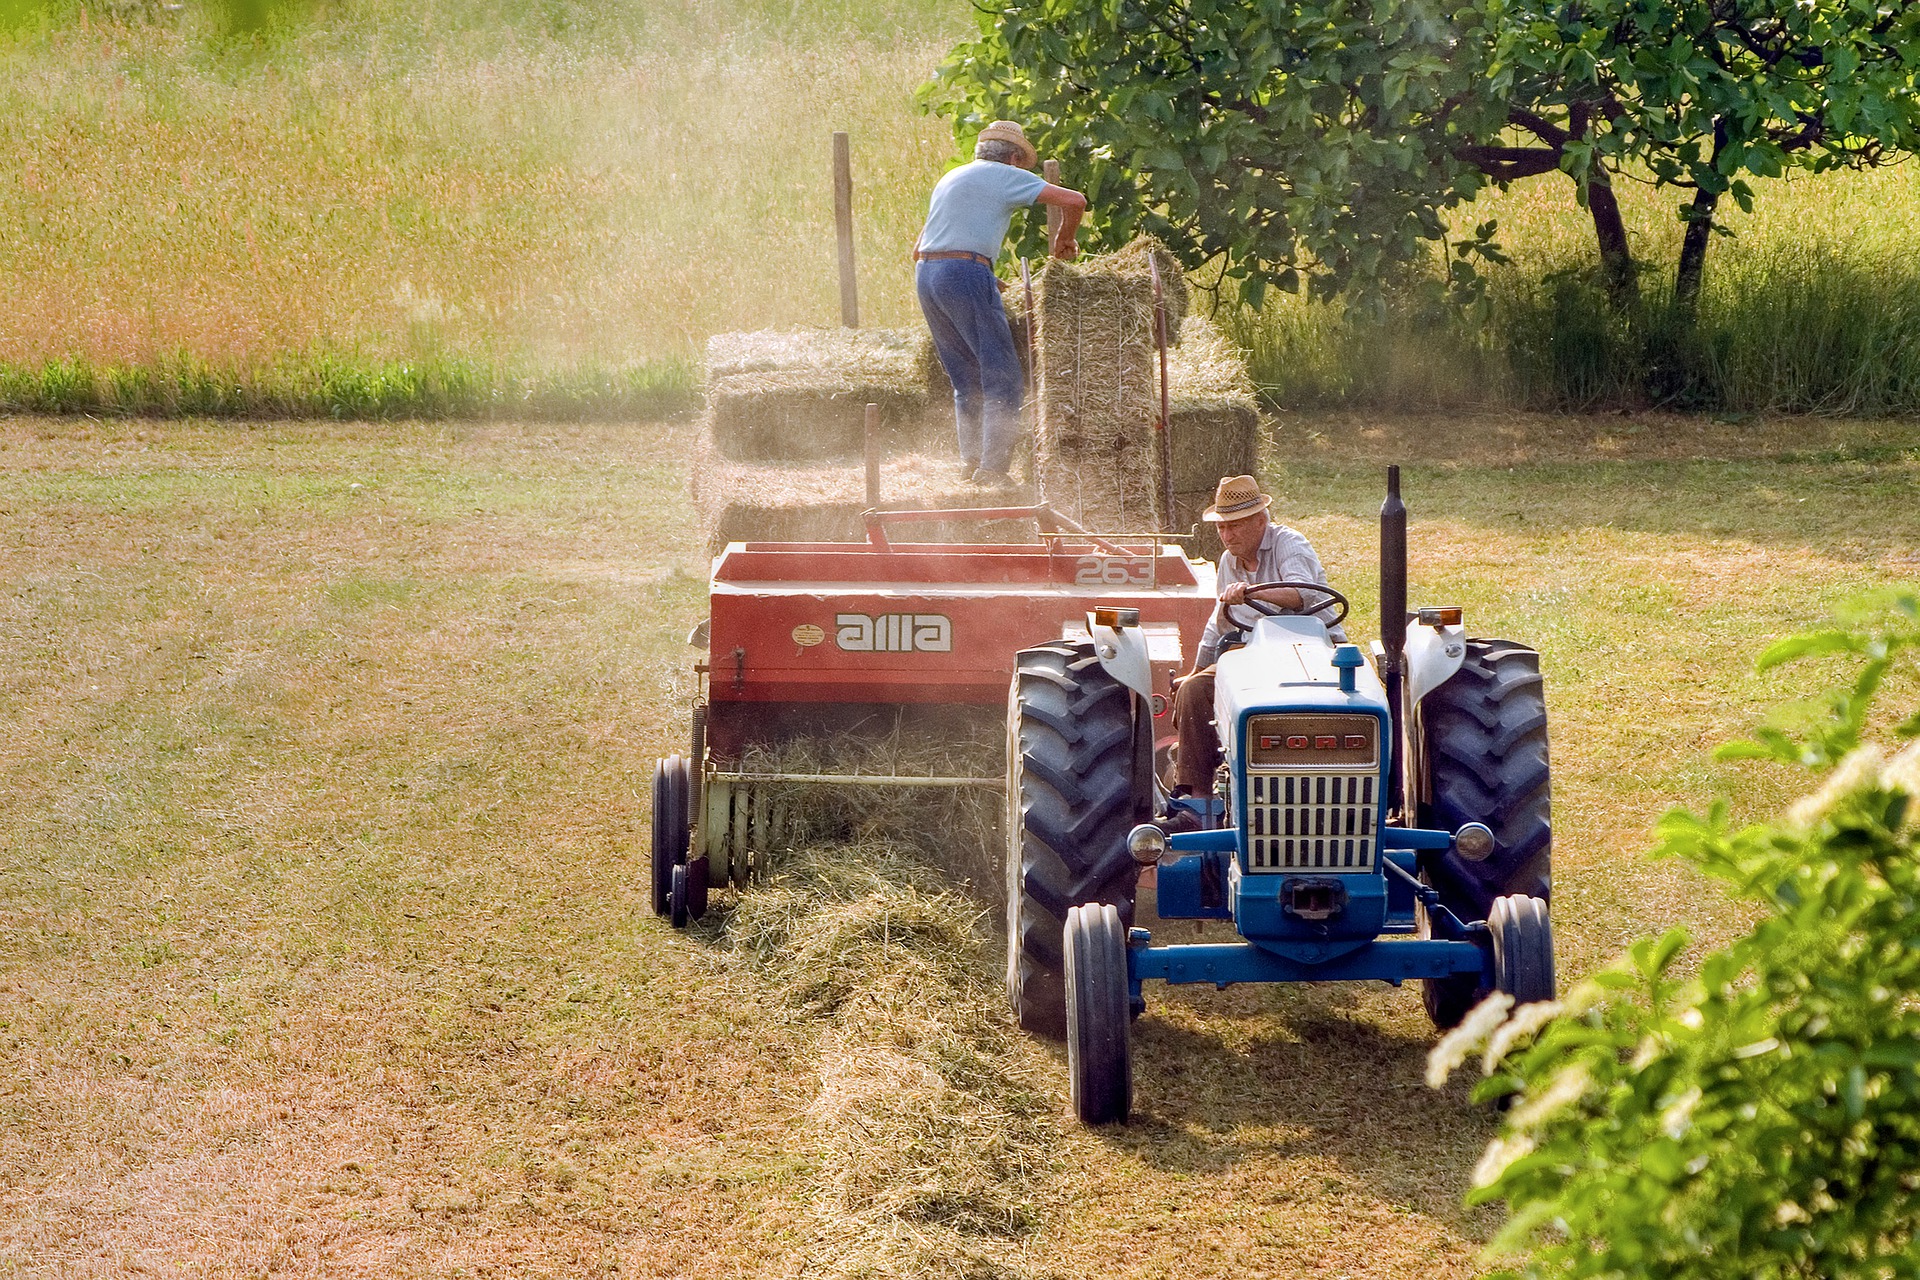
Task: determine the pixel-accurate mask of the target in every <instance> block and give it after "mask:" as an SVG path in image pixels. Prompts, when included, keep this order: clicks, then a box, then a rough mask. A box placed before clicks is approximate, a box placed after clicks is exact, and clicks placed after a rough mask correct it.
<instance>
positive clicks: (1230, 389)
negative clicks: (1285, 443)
mask: <svg viewBox="0 0 1920 1280" xmlns="http://www.w3.org/2000/svg"><path fill="white" fill-rule="evenodd" d="M1180 335H1181V340H1180V345H1179V346H1177V347H1174V348H1172V349H1171V350H1169V351H1168V352H1167V434H1168V436H1169V444H1170V445H1171V452H1172V454H1173V488H1174V492H1175V494H1176V498H1175V506H1176V508H1178V507H1179V505H1180V498H1179V496H1178V495H1181V494H1192V493H1196V492H1199V491H1202V490H1204V491H1205V492H1206V494H1207V497H1208V500H1209V501H1210V500H1211V499H1212V496H1213V489H1214V486H1215V485H1217V484H1218V483H1219V482H1220V478H1221V477H1222V476H1240V475H1251V474H1253V470H1254V468H1255V466H1257V465H1258V463H1259V455H1260V407H1259V402H1258V401H1256V400H1255V399H1254V392H1253V382H1252V380H1251V379H1249V378H1248V377H1247V369H1246V365H1245V364H1244V363H1243V362H1242V360H1241V358H1240V353H1239V352H1238V351H1237V350H1235V349H1234V347H1233V344H1232V343H1230V342H1228V341H1227V340H1226V338H1224V337H1222V336H1221V334H1220V331H1219V330H1218V329H1216V328H1214V326H1213V324H1212V322H1211V321H1209V320H1207V319H1206V317H1204V316H1188V317H1187V319H1186V322H1185V323H1184V324H1182V325H1181V326H1180ZM1203 505H1204V504H1203ZM1177 527H1181V528H1184V527H1185V526H1184V525H1183V524H1182V525H1179V526H1177Z"/></svg>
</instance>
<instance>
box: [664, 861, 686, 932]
mask: <svg viewBox="0 0 1920 1280" xmlns="http://www.w3.org/2000/svg"><path fill="white" fill-rule="evenodd" d="M671 886H672V887H671V888H669V889H668V891H667V919H668V920H670V921H671V922H672V923H673V927H674V928H676V929H684V928H686V927H687V864H686V863H684V862H682V863H680V864H679V865H678V866H676V867H674V869H673V877H672V880H671Z"/></svg>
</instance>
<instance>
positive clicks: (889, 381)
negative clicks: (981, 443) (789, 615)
mask: <svg viewBox="0 0 1920 1280" xmlns="http://www.w3.org/2000/svg"><path fill="white" fill-rule="evenodd" d="M706 385H707V416H706V418H705V420H704V422H703V423H702V425H701V429H700V433H699V436H698V439H697V440H696V442H695V446H694V457H693V467H692V472H691V487H692V490H693V500H694V506H695V508H696V510H697V511H698V512H699V515H700V521H701V527H702V533H703V534H704V536H705V541H706V543H707V547H708V550H709V551H713V552H717V551H719V550H720V549H721V548H722V547H724V546H725V545H726V544H727V543H728V542H733V541H756V540H757V541H791V542H845V541H859V540H861V539H864V538H865V537H866V529H865V525H864V524H863V522H862V521H861V519H860V516H861V513H862V512H863V511H865V510H866V509H867V507H868V506H869V505H871V504H870V503H869V502H868V501H867V492H866V469H865V467H864V465H863V458H864V453H865V444H866V406H867V405H868V404H876V405H879V406H880V422H881V426H882V428H883V434H882V437H881V440H880V442H879V443H880V447H881V450H882V454H883V457H884V458H885V464H884V466H883V467H882V473H881V494H882V499H883V500H882V502H881V504H880V505H881V506H882V507H885V508H889V509H894V510H898V509H902V508H914V507H940V508H946V507H978V506H982V505H989V503H990V504H991V505H1005V503H1006V502H1007V501H1008V498H1007V495H1004V494H996V495H984V494H983V493H982V492H981V491H980V490H978V489H973V488H969V487H967V486H965V485H963V484H962V483H961V482H960V476H959V458H958V457H957V455H955V454H954V452H953V409H952V405H953V388H952V386H951V385H950V384H949V383H948V382H947V378H946V374H945V372H943V371H942V370H941V368H940V361H939V359H938V358H937V357H936V356H935V355H934V352H933V342H932V339H931V338H930V336H929V335H928V334H927V331H926V330H925V329H909V330H888V329H807V330H797V331H791V332H780V331H775V330H763V331H760V332H757V333H723V334H718V335H716V336H715V337H713V338H712V339H710V340H709V341H708V343H707V382H706ZM1019 500H1024V499H1019ZM1019 500H1017V501H1019ZM1031 532H1032V528H1031V525H1030V524H1028V523H1026V522H1018V521H1001V522H997V523H994V524H984V525H983V524H979V523H976V522H942V523H936V524H914V525H905V526H900V527H899V528H898V530H897V531H895V532H893V533H891V534H890V536H892V537H894V538H896V539H897V540H900V541H907V542H912V541H947V540H959V539H971V540H987V541H1014V540H1018V539H1022V538H1025V537H1028V536H1031Z"/></svg>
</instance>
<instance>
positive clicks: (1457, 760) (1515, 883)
mask: <svg viewBox="0 0 1920 1280" xmlns="http://www.w3.org/2000/svg"><path fill="white" fill-rule="evenodd" d="M1420 723H1421V726H1422V730H1423V738H1424V745H1425V747H1426V752H1425V755H1426V761H1427V781H1428V787H1427V795H1428V799H1427V800H1426V801H1424V802H1423V803H1422V804H1421V805H1420V807H1419V813H1418V818H1419V823H1420V825H1421V826H1423V827H1427V828H1430V829H1438V830H1441V831H1454V830H1458V829H1459V827H1460V826H1461V824H1462V823H1467V822H1483V823H1485V824H1486V825H1487V826H1488V827H1490V828H1492V829H1493V836H1494V848H1493V853H1492V855H1491V856H1489V857H1488V858H1487V859H1486V860H1485V861H1484V862H1474V861H1471V860H1469V859H1466V858H1462V857H1460V856H1459V855H1458V854H1456V853H1454V852H1452V851H1451V850H1449V851H1448V852H1446V853H1445V854H1443V855H1441V856H1440V857H1438V858H1436V859H1433V860H1432V861H1431V862H1430V863H1429V864H1428V866H1429V867H1430V868H1431V880H1432V883H1433V885H1434V887H1435V888H1437V889H1439V890H1440V898H1441V901H1442V902H1444V903H1446V905H1447V907H1448V908H1449V909H1450V910H1452V911H1453V912H1454V914H1455V915H1457V916H1459V917H1460V918H1461V919H1462V920H1485V919H1487V918H1488V917H1489V913H1490V912H1491V911H1492V910H1493V904H1494V901H1495V900H1496V899H1498V898H1501V897H1504V896H1508V895H1513V894H1522V895H1526V896H1529V897H1534V898H1538V899H1539V900H1540V901H1541V902H1542V903H1545V902H1546V901H1547V900H1548V898H1549V897H1550V895H1551V893H1552V888H1553V823H1552V785H1551V784H1552V770H1551V768H1550V767H1549V764H1548V759H1547V703H1546V684H1545V681H1544V680H1543V679H1542V678H1541V675H1540V655H1539V654H1538V653H1536V652H1534V651H1533V650H1532V649H1529V648H1527V647H1526V646H1525V645H1520V644H1514V643H1512V642H1510V641H1506V640H1468V641H1467V654H1466V659H1465V660H1464V661H1463V662H1462V663H1461V665H1460V670H1459V671H1457V672H1455V673H1454V674H1453V676H1452V678H1451V679H1449V680H1448V681H1447V682H1446V683H1445V684H1443V685H1441V686H1440V687H1439V688H1438V689H1435V690H1434V691H1433V692H1432V693H1430V694H1428V695H1427V696H1426V698H1425V699H1424V700H1423V701H1422V703H1421V705H1420ZM1422 985H1423V987H1424V999H1425V1003H1426V1007H1427V1015H1428V1017H1430V1018H1431V1019H1432V1020H1433V1024H1434V1026H1436V1027H1438V1028H1440V1029H1441V1030H1443V1031H1444V1030H1446V1029H1448V1028H1450V1027H1452V1026H1454V1025H1456V1024H1457V1023H1458V1022H1459V1021H1460V1019H1461V1018H1463V1017H1465V1016H1466V1014H1467V1011H1468V1010H1469V1009H1471V1008H1473V1006H1474V1004H1475V1003H1476V1002H1477V1001H1478V1000H1479V998H1480V997H1481V996H1482V995H1484V994H1485V992H1484V991H1483V990H1482V989H1481V988H1480V983H1479V980H1478V979H1476V978H1475V977H1473V976H1472V975H1471V974H1466V975H1459V976H1456V977H1451V978H1437V979H1428V980H1427V981H1426V982H1424V983H1423V984H1422Z"/></svg>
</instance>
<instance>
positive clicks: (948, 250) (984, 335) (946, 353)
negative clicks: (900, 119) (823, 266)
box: [913, 120, 1087, 489]
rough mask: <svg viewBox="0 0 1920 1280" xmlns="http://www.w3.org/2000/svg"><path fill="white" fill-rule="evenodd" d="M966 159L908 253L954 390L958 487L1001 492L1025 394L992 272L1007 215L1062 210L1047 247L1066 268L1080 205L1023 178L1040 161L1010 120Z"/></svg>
mask: <svg viewBox="0 0 1920 1280" xmlns="http://www.w3.org/2000/svg"><path fill="white" fill-rule="evenodd" d="M973 155H974V159H973V162H972V163H971V164H963V165H961V166H960V167H959V168H958V169H954V170H953V171H951V172H950V173H948V174H947V175H946V176H945V177H943V178H941V179H940V181H939V182H938V183H937V184H936V185H935V186H934V188H933V200H932V202H931V204H930V205H929V206H928V209H927V225H926V228H925V229H924V230H923V231H921V233H920V239H919V241H918V242H917V243H916V244H915V245H914V249H913V258H914V262H915V264H916V265H915V267H914V288H915V291H916V292H917V293H918V294H919V297H920V310H921V311H922V312H923V313H924V314H925V315H926V317H927V328H928V329H929V330H931V331H932V333H933V349H934V351H935V353H936V354H938V355H939V357H940V367H941V368H943V369H945V370H946V371H947V380H948V381H949V382H951V383H952V384H953V416H954V426H955V430H956V432H957V434H958V435H959V437H960V478H961V479H962V480H970V481H972V482H973V483H974V484H978V485H984V486H986V487H988V488H993V489H1001V488H1007V487H1010V486H1011V485H1012V484H1013V481H1012V479H1011V478H1010V477H1009V476H1008V474H1007V468H1008V466H1009V465H1011V463H1012V461H1013V446H1014V444H1015V443H1016V441H1017V440H1018V439H1019V434H1020V402H1021V400H1022V399H1024V398H1025V393H1026V387H1025V379H1024V378H1023V376H1022V375H1021V372H1020V357H1019V356H1018V355H1017V354H1016V353H1015V351H1014V349H1013V333H1012V331H1011V330H1009V329H1008V328H1007V313H1006V310H1005V309H1004V308H1003V307H1002V306H1001V305H1000V282H999V281H998V280H997V279H996V278H995V277H994V274H993V264H994V262H995V260H996V259H998V258H999V256H1000V247H1001V245H1002V244H1003V243H1004V242H1005V241H1006V238H1007V227H1008V225H1009V224H1010V223H1011V222H1012V220H1013V215H1014V212H1015V211H1016V210H1018V209H1023V208H1025V207H1026V206H1028V205H1031V204H1047V205H1057V206H1058V207H1059V208H1060V209H1061V210H1062V212H1063V213H1064V215H1065V216H1063V217H1062V218H1061V219H1060V226H1059V229H1058V230H1057V231H1056V232H1055V233H1054V237H1053V244H1052V245H1051V246H1050V247H1051V250H1052V253H1053V256H1054V257H1056V258H1072V257H1073V256H1074V255H1075V253H1076V249H1075V247H1074V236H1075V234H1076V233H1077V232H1078V230H1079V227H1080V215H1081V213H1082V212H1084V211H1085V209H1086V207H1087V198H1086V197H1085V196H1083V195H1081V194H1080V193H1079V192H1078V191H1071V190H1068V189H1067V188H1066V187H1057V186H1055V185H1054V184H1052V183H1051V182H1048V181H1046V180H1045V179H1044V178H1042V177H1040V176H1039V175H1038V174H1036V173H1033V172H1031V170H1032V169H1033V167H1034V165H1035V164H1037V163H1038V162H1039V154H1038V153H1037V152H1035V151H1034V149H1033V144H1032V143H1031V142H1029V141H1027V135H1026V131H1025V130H1023V129H1022V128H1021V127H1020V126H1019V125H1018V124H1015V123H1014V122H1013V121H1011V120H996V121H994V122H993V123H992V124H990V125H988V126H987V127H986V128H984V129H982V130H981V131H980V136H979V138H978V139H977V140H976V141H975V142H974V147H973Z"/></svg>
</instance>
